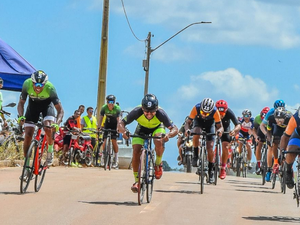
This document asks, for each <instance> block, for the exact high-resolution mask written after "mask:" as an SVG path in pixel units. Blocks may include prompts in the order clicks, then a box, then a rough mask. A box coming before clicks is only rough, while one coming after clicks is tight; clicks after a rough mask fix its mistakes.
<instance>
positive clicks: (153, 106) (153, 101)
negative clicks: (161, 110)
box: [142, 94, 158, 111]
mask: <svg viewBox="0 0 300 225" xmlns="http://www.w3.org/2000/svg"><path fill="white" fill-rule="evenodd" d="M142 107H143V109H144V110H147V111H156V110H157V108H158V100H157V98H156V96H155V95H153V94H146V95H145V97H144V98H143V99H142Z"/></svg>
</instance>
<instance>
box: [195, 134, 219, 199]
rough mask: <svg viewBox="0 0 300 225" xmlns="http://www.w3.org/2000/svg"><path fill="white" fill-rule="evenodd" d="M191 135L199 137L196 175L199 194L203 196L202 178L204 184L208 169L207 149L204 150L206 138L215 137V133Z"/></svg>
mask: <svg viewBox="0 0 300 225" xmlns="http://www.w3.org/2000/svg"><path fill="white" fill-rule="evenodd" d="M191 135H200V137H199V139H200V140H199V141H200V146H199V155H198V162H199V164H198V165H199V166H198V168H197V174H198V175H199V181H200V193H201V194H203V192H204V176H206V182H207V183H208V181H207V177H208V176H207V174H206V171H207V168H208V160H207V149H206V137H207V136H209V135H216V134H215V133H206V132H205V131H202V132H200V133H191Z"/></svg>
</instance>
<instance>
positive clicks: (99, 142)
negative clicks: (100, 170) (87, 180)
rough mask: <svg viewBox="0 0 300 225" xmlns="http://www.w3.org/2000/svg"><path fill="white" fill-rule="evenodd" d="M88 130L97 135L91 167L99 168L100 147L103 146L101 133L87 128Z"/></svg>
mask: <svg viewBox="0 0 300 225" xmlns="http://www.w3.org/2000/svg"><path fill="white" fill-rule="evenodd" d="M88 130H89V131H91V132H92V133H94V134H96V135H97V146H95V148H94V151H93V152H94V154H93V165H94V166H96V167H100V166H101V159H102V151H101V147H102V145H103V132H102V131H100V130H99V131H98V130H95V129H93V128H88Z"/></svg>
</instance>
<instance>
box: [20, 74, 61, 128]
mask: <svg viewBox="0 0 300 225" xmlns="http://www.w3.org/2000/svg"><path fill="white" fill-rule="evenodd" d="M27 96H28V98H29V101H28V106H27V109H26V113H25V117H26V121H25V122H27V121H31V122H35V123H36V122H37V121H38V119H39V116H40V113H42V115H43V117H44V118H45V117H46V116H47V119H49V120H53V121H54V118H55V110H54V105H57V104H59V103H60V100H59V98H58V96H57V93H56V90H55V88H54V86H53V84H52V83H51V82H49V81H47V82H46V84H45V86H44V88H43V90H42V92H41V93H39V94H37V93H36V92H35V91H34V89H33V83H32V80H31V78H28V79H27V80H25V81H24V83H23V87H22V92H21V95H20V99H21V100H24V101H26V98H27Z"/></svg>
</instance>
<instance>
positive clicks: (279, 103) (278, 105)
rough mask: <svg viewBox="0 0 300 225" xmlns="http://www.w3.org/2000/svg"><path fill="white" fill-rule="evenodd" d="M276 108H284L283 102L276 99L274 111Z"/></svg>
mask: <svg viewBox="0 0 300 225" xmlns="http://www.w3.org/2000/svg"><path fill="white" fill-rule="evenodd" d="M278 107H285V103H284V101H283V100H281V99H278V100H276V101H275V102H274V109H277V108H278Z"/></svg>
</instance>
